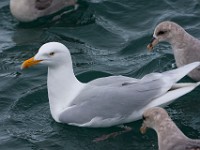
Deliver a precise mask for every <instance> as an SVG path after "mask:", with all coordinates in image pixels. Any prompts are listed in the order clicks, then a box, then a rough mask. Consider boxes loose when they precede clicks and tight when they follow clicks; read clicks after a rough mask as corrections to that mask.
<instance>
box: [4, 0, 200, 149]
mask: <svg viewBox="0 0 200 150" xmlns="http://www.w3.org/2000/svg"><path fill="white" fill-rule="evenodd" d="M163 20H173V21H176V22H177V23H179V24H181V25H182V26H183V27H184V28H185V29H186V30H187V31H188V32H189V33H191V34H192V35H194V36H196V37H198V38H200V2H199V1H198V0H191V1H182V0H154V1H147V0H84V1H82V2H81V3H80V8H79V9H78V10H77V11H76V12H72V13H70V14H67V15H65V16H63V17H62V18H61V19H60V20H59V21H57V22H50V21H49V18H45V19H44V20H42V21H38V22H35V23H31V24H28V25H27V24H19V23H18V21H16V20H15V19H14V18H13V17H12V16H11V14H10V12H9V0H1V2H0V114H1V115H0V149H1V150H10V149H11V150H12V149H14V150H54V149H56V150H63V149H67V150H103V149H109V150H156V149H157V137H156V134H155V132H154V131H152V130H149V132H148V133H147V134H146V135H141V134H140V132H139V127H140V125H141V121H137V122H133V123H131V124H128V125H129V126H131V127H132V128H133V131H132V132H129V133H126V134H123V135H121V136H118V137H116V138H114V139H109V140H106V141H103V142H99V143H94V142H92V140H93V139H94V138H96V137H99V136H101V135H102V134H108V133H110V132H113V131H118V130H119V129H118V128H117V127H112V128H105V129H88V128H78V127H73V126H68V125H64V124H59V123H56V122H55V121H54V120H53V119H52V117H51V115H50V111H49V104H48V97H47V87H46V73H47V68H46V67H44V66H37V67H34V68H31V69H28V70H25V71H21V70H20V65H21V63H22V62H23V61H24V60H25V59H27V58H29V57H32V56H33V55H34V54H35V53H36V52H37V50H38V48H39V47H40V46H41V45H42V44H43V43H46V42H49V41H59V42H62V43H64V44H65V45H66V46H67V47H68V48H69V49H70V51H71V53H72V58H73V64H74V70H75V73H76V75H77V77H78V78H79V79H80V80H81V81H83V82H87V81H90V80H92V79H94V78H98V77H102V76H108V75H126V76H130V77H142V76H143V75H145V74H147V73H150V72H154V71H158V72H162V71H165V70H169V69H172V67H171V66H172V64H173V63H174V57H173V55H172V51H171V48H170V46H169V45H168V44H167V43H162V44H160V45H159V46H157V47H156V49H155V52H153V53H148V52H147V51H146V45H147V44H148V42H149V40H150V39H151V35H152V32H153V29H154V27H155V25H156V24H157V23H159V22H160V21H163ZM41 22H43V23H41ZM183 81H190V79H189V78H188V77H186V78H184V79H183ZM199 91H200V88H197V89H196V90H195V91H193V92H191V93H190V94H187V95H186V96H184V97H181V98H180V99H178V100H177V101H175V102H174V103H173V104H171V105H169V106H167V107H166V109H167V111H168V112H169V113H170V115H171V117H172V119H173V120H174V121H175V122H176V124H177V125H178V126H179V127H180V128H181V130H182V131H183V132H184V133H185V134H186V135H187V136H189V137H191V138H200V116H199V115H200V109H199V108H200V98H199V97H200V94H199ZM133 109H134V108H133Z"/></svg>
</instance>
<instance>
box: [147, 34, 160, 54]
mask: <svg viewBox="0 0 200 150" xmlns="http://www.w3.org/2000/svg"><path fill="white" fill-rule="evenodd" d="M158 42H159V41H158V39H157V38H155V37H153V38H152V40H151V42H150V43H149V44H148V45H147V49H148V50H149V51H151V50H152V49H153V48H154V46H155V45H156V44H158Z"/></svg>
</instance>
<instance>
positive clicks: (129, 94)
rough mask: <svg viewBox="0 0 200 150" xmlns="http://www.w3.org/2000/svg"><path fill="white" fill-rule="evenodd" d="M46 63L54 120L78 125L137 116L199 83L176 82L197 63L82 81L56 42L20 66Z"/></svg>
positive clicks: (125, 120) (111, 123)
mask: <svg viewBox="0 0 200 150" xmlns="http://www.w3.org/2000/svg"><path fill="white" fill-rule="evenodd" d="M38 63H41V64H45V65H47V66H48V77H47V88H48V97H49V104H50V110H51V115H52V117H53V118H54V120H55V121H57V122H61V123H66V124H69V125H75V126H79V127H110V126H115V125H120V124H124V123H128V122H132V121H134V120H137V119H140V118H141V117H142V113H143V112H144V110H146V109H148V108H150V107H154V106H160V105H166V104H168V103H170V102H172V101H173V100H175V99H176V98H179V97H180V96H182V95H184V94H186V93H188V92H190V91H192V90H193V89H194V88H195V87H197V86H198V85H199V83H176V82H177V81H179V80H180V79H181V78H182V77H184V76H185V75H187V74H188V73H189V72H190V71H192V70H193V69H195V68H196V67H198V66H199V65H200V62H194V63H191V64H188V65H186V66H183V67H180V68H178V69H174V70H171V71H166V72H163V73H151V74H148V75H146V76H144V77H143V78H142V79H134V78H130V77H125V76H110V77H105V78H99V79H96V80H93V81H91V82H88V83H81V82H79V81H78V80H77V78H76V77H75V75H74V72H73V66H72V60H71V55H70V52H69V50H68V48H67V47H65V46H64V45H63V44H61V43H58V42H50V43H46V44H44V45H43V46H42V47H41V48H40V49H39V51H38V53H37V54H36V55H35V56H34V57H32V58H30V59H28V60H26V61H25V62H24V63H23V64H22V66H21V67H22V68H23V69H24V68H28V67H30V66H32V65H35V64H38Z"/></svg>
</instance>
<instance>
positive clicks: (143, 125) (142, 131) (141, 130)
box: [140, 122, 147, 134]
mask: <svg viewBox="0 0 200 150" xmlns="http://www.w3.org/2000/svg"><path fill="white" fill-rule="evenodd" d="M146 131H147V126H146V125H145V123H144V122H143V124H142V126H141V127H140V132H141V133H142V134H145V133H146Z"/></svg>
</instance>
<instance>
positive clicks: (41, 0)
mask: <svg viewBox="0 0 200 150" xmlns="http://www.w3.org/2000/svg"><path fill="white" fill-rule="evenodd" d="M52 3H53V0H36V1H35V8H36V9H38V10H44V9H47V8H49V7H50V6H51V5H52Z"/></svg>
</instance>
